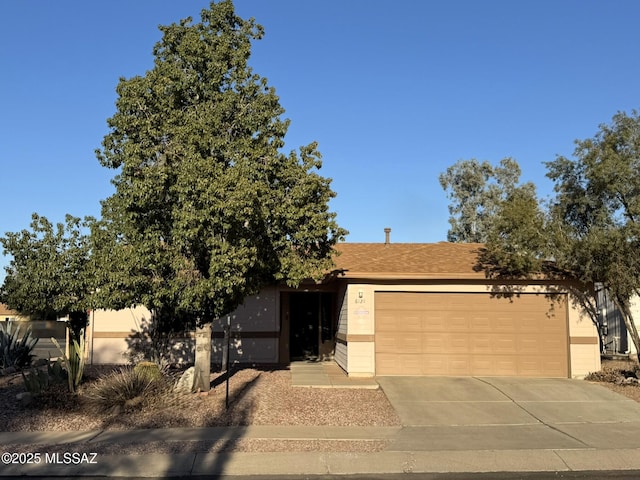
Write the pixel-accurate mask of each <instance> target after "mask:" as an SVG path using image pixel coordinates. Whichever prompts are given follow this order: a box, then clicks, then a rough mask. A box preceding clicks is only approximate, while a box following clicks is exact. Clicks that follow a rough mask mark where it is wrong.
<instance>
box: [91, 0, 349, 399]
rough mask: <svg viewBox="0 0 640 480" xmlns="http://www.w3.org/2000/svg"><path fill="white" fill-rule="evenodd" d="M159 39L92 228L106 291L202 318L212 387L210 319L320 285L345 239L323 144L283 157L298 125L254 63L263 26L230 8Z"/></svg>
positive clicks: (121, 105) (112, 299)
mask: <svg viewBox="0 0 640 480" xmlns="http://www.w3.org/2000/svg"><path fill="white" fill-rule="evenodd" d="M160 30H161V31H162V39H161V40H160V41H159V42H158V43H157V44H156V45H155V47H154V49H153V55H154V57H155V63H154V66H153V68H152V69H151V70H149V71H147V72H146V74H145V75H143V76H136V77H133V78H129V79H124V78H123V79H121V80H120V82H119V84H118V87H117V93H118V99H117V103H116V107H117V111H116V113H115V114H114V115H113V116H112V117H111V118H110V119H109V120H108V125H109V128H110V131H109V133H108V134H107V135H106V136H105V138H104V141H103V144H102V148H101V149H100V150H98V151H97V155H98V158H99V160H100V162H101V164H102V165H103V166H105V167H109V168H114V169H119V173H118V174H117V176H116V177H115V178H114V180H113V183H114V185H115V187H116V191H115V193H114V194H113V195H112V196H111V197H109V198H108V199H106V200H105V201H104V202H103V212H102V217H103V218H102V222H101V224H100V225H97V226H96V228H95V229H94V239H95V240H96V259H97V262H98V264H99V265H102V267H103V268H101V269H100V271H101V277H100V278H99V280H100V284H101V288H100V295H101V297H102V302H103V305H105V306H111V307H116V308H117V307H123V306H126V305H130V304H132V303H142V304H144V305H146V306H147V307H148V308H150V309H152V310H155V311H160V310H170V311H173V312H177V313H180V314H181V315H187V316H190V317H191V318H193V319H194V321H195V322H196V324H197V326H198V328H197V333H196V367H197V371H198V372H199V376H198V381H199V388H201V389H202V390H205V391H206V390H208V389H209V381H208V379H209V361H210V359H209V354H210V341H211V325H212V321H214V320H215V319H217V318H219V317H221V316H223V315H225V314H227V313H229V312H231V311H233V310H234V309H235V308H236V307H237V306H238V305H239V304H240V303H241V302H242V301H243V299H244V298H245V297H246V296H247V295H248V294H251V293H254V292H256V291H257V290H258V289H259V288H260V287H261V286H263V285H265V284H267V283H271V282H277V281H286V282H287V283H288V284H289V285H292V286H295V285H298V284H299V283H300V282H301V281H303V280H304V279H309V278H319V277H320V276H321V275H323V273H325V272H326V271H327V270H328V269H329V268H330V267H331V265H332V254H333V245H334V244H335V243H336V242H337V241H339V240H340V239H342V238H343V237H344V235H345V234H346V232H345V231H344V230H343V229H341V228H340V227H339V226H338V225H337V223H336V220H335V214H334V213H332V212H330V211H329V207H328V202H329V200H330V199H331V198H332V197H334V195H335V194H334V192H333V191H332V190H331V188H330V179H327V178H324V177H322V176H321V175H319V173H318V170H319V169H320V168H321V161H320V153H319V151H318V149H317V146H316V144H315V143H311V144H309V145H307V146H303V147H301V148H300V149H299V151H298V152H295V151H291V152H290V153H288V154H285V153H283V152H282V148H283V147H284V137H285V134H286V131H287V128H288V125H289V121H288V120H285V119H283V118H282V115H283V114H284V110H283V108H282V107H281V105H280V103H279V99H278V97H277V95H276V93H275V90H274V89H273V88H272V87H270V86H269V85H268V83H267V80H266V79H265V78H263V77H261V76H259V75H258V74H256V73H254V72H253V70H252V69H251V68H250V67H249V66H248V63H247V61H248V59H249V56H250V51H251V42H252V41H254V40H258V39H260V38H262V35H263V29H262V27H261V26H260V25H258V24H256V23H255V21H254V20H253V19H249V20H244V19H242V18H240V17H238V16H237V15H236V14H235V11H234V7H233V4H232V2H231V1H222V2H220V3H211V5H210V7H209V8H208V9H204V10H203V11H202V12H201V21H200V22H198V23H194V22H193V20H192V19H191V18H187V19H184V20H181V21H180V22H179V23H178V24H172V25H169V26H161V27H160Z"/></svg>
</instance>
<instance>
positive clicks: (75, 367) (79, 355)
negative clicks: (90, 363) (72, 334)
mask: <svg viewBox="0 0 640 480" xmlns="http://www.w3.org/2000/svg"><path fill="white" fill-rule="evenodd" d="M51 341H52V342H53V343H54V344H55V346H56V347H58V350H60V355H61V356H62V359H63V362H64V367H65V369H66V370H67V380H68V382H69V391H70V392H71V393H75V391H76V389H77V388H78V386H79V385H80V383H81V382H82V375H83V374H84V362H85V342H84V331H83V330H81V331H80V342H79V343H78V340H77V339H75V338H74V339H73V340H72V341H71V343H70V344H69V356H67V355H66V354H65V352H64V350H63V349H62V348H61V347H60V344H59V343H58V341H57V340H56V339H55V338H53V337H51Z"/></svg>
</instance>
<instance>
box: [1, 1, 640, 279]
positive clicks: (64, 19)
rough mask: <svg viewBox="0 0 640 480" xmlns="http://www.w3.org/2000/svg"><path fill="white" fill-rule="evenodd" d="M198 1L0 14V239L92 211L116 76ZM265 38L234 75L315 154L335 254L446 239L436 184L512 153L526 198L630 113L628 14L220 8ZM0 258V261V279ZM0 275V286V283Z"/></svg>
mask: <svg viewBox="0 0 640 480" xmlns="http://www.w3.org/2000/svg"><path fill="white" fill-rule="evenodd" d="M208 3H209V2H208V1H206V0H181V1H173V0H136V1H130V0H109V1H106V0H100V1H98V0H96V1H84V0H83V1H80V0H76V1H70V0H56V1H55V2H51V1H44V0H38V1H35V0H21V1H10V0H7V1H2V2H0V22H1V28H0V62H1V63H0V65H1V67H0V70H1V71H2V75H0V98H1V102H0V165H1V166H2V169H1V170H0V172H1V178H2V181H1V184H2V188H3V192H2V193H3V195H2V204H1V205H2V207H1V209H0V234H3V233H4V232H6V231H17V230H20V229H22V228H26V227H28V225H29V222H30V216H31V213H32V212H38V213H39V214H41V215H45V216H47V217H48V218H49V219H50V220H52V221H54V222H57V221H62V220H63V218H64V214H65V213H71V214H73V215H76V216H85V215H94V216H98V215H99V212H100V205H99V202H100V200H101V199H104V198H106V197H107V196H108V195H110V194H111V192H112V187H111V184H110V182H109V181H110V179H111V178H112V176H113V175H114V173H115V172H114V171H111V170H107V169H105V168H103V167H101V166H100V165H99V163H98V161H97V160H96V158H95V155H94V150H95V149H96V148H98V147H99V146H100V143H101V141H102V138H103V136H104V135H105V134H106V133H107V125H106V119H107V118H108V117H110V116H111V115H112V114H113V113H114V111H115V110H114V101H115V98H116V97H115V87H116V85H117V83H118V79H119V77H121V76H124V77H131V76H133V75H141V74H144V73H145V71H146V70H148V69H149V68H151V67H152V62H153V58H152V55H151V50H152V47H153V45H154V43H155V42H156V41H157V40H158V39H159V38H160V32H159V31H158V29H157V26H158V25H159V24H169V23H172V22H177V21H178V20H179V19H181V18H184V17H187V16H193V17H194V18H195V19H196V20H197V19H199V12H200V10H201V9H202V8H205V7H207V6H208ZM235 5H236V10H237V13H238V14H239V15H241V16H243V17H250V16H253V17H255V18H256V20H257V21H258V23H261V24H262V25H263V26H264V27H265V31H266V35H265V38H264V39H263V40H261V41H259V42H256V44H255V45H254V48H253V54H252V59H251V64H252V66H253V67H254V69H255V71H256V72H257V73H259V74H260V75H262V76H265V77H267V78H268V79H269V83H270V84H271V85H273V86H274V87H275V88H276V91H277V93H278V94H279V96H280V100H281V103H282V105H283V107H284V108H285V109H286V117H287V118H289V119H291V127H290V130H289V134H288V136H287V150H290V149H295V148H297V147H298V146H300V145H303V144H307V143H309V142H311V141H313V140H317V141H318V142H319V144H320V151H321V152H322V154H323V160H324V166H323V169H322V172H323V174H324V175H325V176H328V177H331V178H333V184H332V186H333V188H334V190H335V191H336V192H337V193H338V197H337V198H336V199H335V200H334V201H333V202H332V205H331V206H332V209H333V210H334V211H336V212H337V213H338V221H339V223H340V224H341V226H343V227H345V228H346V229H348V230H349V231H350V235H349V236H348V241H352V242H366V241H376V242H377V241H383V240H384V233H383V228H384V227H391V228H392V229H393V230H392V233H391V239H392V241H396V242H436V241H441V240H445V239H446V234H447V229H448V222H447V219H448V211H447V205H448V200H447V199H446V196H445V193H444V192H443V191H442V189H441V188H440V186H439V184H438V175H439V174H440V173H441V172H443V171H444V170H445V169H446V168H447V167H448V166H449V165H451V164H453V163H454V162H456V161H457V160H460V159H469V158H477V159H479V160H489V161H491V162H494V163H497V162H498V161H499V160H500V159H501V158H503V157H507V156H511V157H513V158H515V159H516V160H517V161H518V162H519V163H520V165H521V166H522V170H523V175H522V180H523V181H529V180H530V181H533V182H534V183H536V184H537V186H538V191H539V193H540V195H541V196H543V197H544V196H546V195H548V194H549V193H550V191H551V184H550V183H549V182H548V181H547V180H546V178H545V177H544V174H545V169H544V166H543V165H542V162H545V161H549V160H553V159H554V158H555V156H556V155H558V154H562V155H571V154H572V152H573V148H574V144H573V142H574V140H575V139H584V138H588V137H592V136H593V135H594V134H595V133H596V131H597V129H598V125H599V124H601V123H606V122H609V121H610V119H611V117H612V116H613V115H614V114H615V113H616V112H617V111H627V112H630V111H631V110H632V109H634V108H638V107H639V106H640V104H639V102H638V78H640V55H638V51H637V48H638V45H640V29H638V28H637V25H638V21H639V20H640V2H637V1H634V0H615V1H611V2H604V1H593V0H579V1H578V0H563V1H556V0H553V1H552V0H536V1H516V0H511V1H495V0H486V1H479V0H475V1H471V0H468V1H466V0H465V1H462V0H451V1H444V0H442V1H419V0H400V1H397V2H389V1H381V0H321V1H320V0H308V1H301V0H237V1H236V2H235ZM4 264H6V259H2V258H1V257H0V266H1V265H4ZM2 276H3V273H0V277H2Z"/></svg>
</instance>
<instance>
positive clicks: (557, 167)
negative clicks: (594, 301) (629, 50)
mask: <svg viewBox="0 0 640 480" xmlns="http://www.w3.org/2000/svg"><path fill="white" fill-rule="evenodd" d="M546 165H547V168H548V174H547V176H548V177H549V178H550V179H551V180H553V181H554V183H555V192H556V197H555V198H554V199H553V200H552V202H551V204H550V221H551V224H552V225H553V226H554V232H555V235H554V236H553V237H552V238H553V240H554V245H553V246H554V251H555V252H556V262H557V264H558V266H559V267H560V268H562V269H563V270H564V271H566V272H569V273H570V274H571V275H573V276H575V277H576V278H579V279H581V280H582V281H584V282H589V283H598V284H602V285H603V287H604V288H606V289H607V290H608V292H609V293H610V294H611V297H612V298H613V300H614V301H615V303H616V304H617V305H618V307H619V309H620V311H621V313H622V315H623V318H624V319H625V324H626V326H627V330H628V331H629V333H630V334H631V337H632V339H633V341H634V344H635V346H636V349H637V351H638V352H640V337H639V336H638V332H637V329H636V326H635V322H634V321H633V317H632V312H631V304H630V302H631V299H632V297H633V296H634V295H637V294H640V256H639V255H638V252H639V251H640V236H639V233H640V223H639V222H640V117H639V116H638V112H636V111H633V112H632V113H631V114H630V115H627V114H626V113H623V112H618V113H617V114H616V115H615V116H614V117H613V119H612V122H611V124H602V125H600V129H599V131H598V132H597V133H596V135H595V136H594V137H593V138H590V139H586V140H578V141H576V149H575V152H574V158H572V159H569V158H566V157H563V156H560V157H558V158H557V159H556V160H554V161H552V162H549V163H547V164H546Z"/></svg>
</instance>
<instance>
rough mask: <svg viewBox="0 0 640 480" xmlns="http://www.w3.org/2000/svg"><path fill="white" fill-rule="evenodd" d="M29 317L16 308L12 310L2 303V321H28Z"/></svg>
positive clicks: (0, 308) (0, 314) (0, 316)
mask: <svg viewBox="0 0 640 480" xmlns="http://www.w3.org/2000/svg"><path fill="white" fill-rule="evenodd" d="M27 320H29V319H28V318H27V317H25V316H23V315H20V314H19V313H18V312H16V311H15V310H11V309H10V308H9V307H7V306H6V305H5V304H4V303H0V322H18V321H27Z"/></svg>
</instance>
